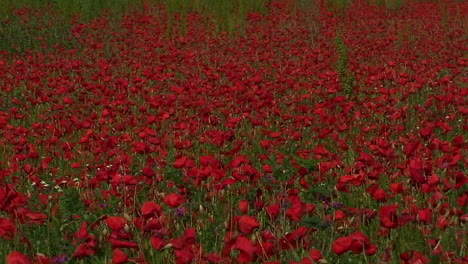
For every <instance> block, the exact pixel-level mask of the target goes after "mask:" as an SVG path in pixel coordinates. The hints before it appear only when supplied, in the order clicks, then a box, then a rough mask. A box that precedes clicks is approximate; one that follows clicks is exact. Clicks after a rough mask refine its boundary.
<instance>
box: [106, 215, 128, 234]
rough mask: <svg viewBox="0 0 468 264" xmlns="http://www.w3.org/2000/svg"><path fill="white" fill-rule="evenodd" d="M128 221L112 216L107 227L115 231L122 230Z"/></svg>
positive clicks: (107, 221) (107, 222) (107, 220)
mask: <svg viewBox="0 0 468 264" xmlns="http://www.w3.org/2000/svg"><path fill="white" fill-rule="evenodd" d="M126 223H127V220H125V218H123V217H120V216H110V217H108V218H107V219H106V224H107V226H108V227H109V228H110V229H112V230H113V231H118V230H121V229H123V228H124V227H125V224H126Z"/></svg>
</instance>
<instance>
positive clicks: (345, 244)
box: [332, 237, 353, 255]
mask: <svg viewBox="0 0 468 264" xmlns="http://www.w3.org/2000/svg"><path fill="white" fill-rule="evenodd" d="M352 243H353V239H352V238H350V237H340V238H338V239H336V240H335V241H334V242H333V243H332V251H333V253H335V254H337V255H342V254H343V253H345V252H347V251H348V250H349V249H350V248H351V244H352Z"/></svg>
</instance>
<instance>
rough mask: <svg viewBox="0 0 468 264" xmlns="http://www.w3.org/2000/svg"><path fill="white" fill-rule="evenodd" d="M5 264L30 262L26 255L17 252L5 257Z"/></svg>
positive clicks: (25, 263) (29, 263)
mask: <svg viewBox="0 0 468 264" xmlns="http://www.w3.org/2000/svg"><path fill="white" fill-rule="evenodd" d="M6 264H31V261H30V260H29V258H28V257H27V256H26V255H23V254H22V253H20V252H18V251H13V252H11V253H10V254H8V255H7V257H6Z"/></svg>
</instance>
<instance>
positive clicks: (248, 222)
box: [238, 215, 260, 235]
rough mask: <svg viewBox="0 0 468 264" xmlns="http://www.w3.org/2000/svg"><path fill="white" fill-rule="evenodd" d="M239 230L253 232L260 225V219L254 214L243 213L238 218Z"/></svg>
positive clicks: (247, 232)
mask: <svg viewBox="0 0 468 264" xmlns="http://www.w3.org/2000/svg"><path fill="white" fill-rule="evenodd" d="M238 225H239V231H241V232H242V233H244V234H246V235H248V234H251V233H252V232H253V230H254V229H255V228H258V227H259V226H260V223H259V222H258V220H257V219H256V218H255V217H253V216H247V215H242V216H240V217H239V220H238Z"/></svg>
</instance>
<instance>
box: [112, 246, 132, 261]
mask: <svg viewBox="0 0 468 264" xmlns="http://www.w3.org/2000/svg"><path fill="white" fill-rule="evenodd" d="M127 260H128V256H127V254H125V253H124V252H123V251H122V250H120V249H118V248H117V249H114V250H113V251H112V264H123V263H125V262H127Z"/></svg>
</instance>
